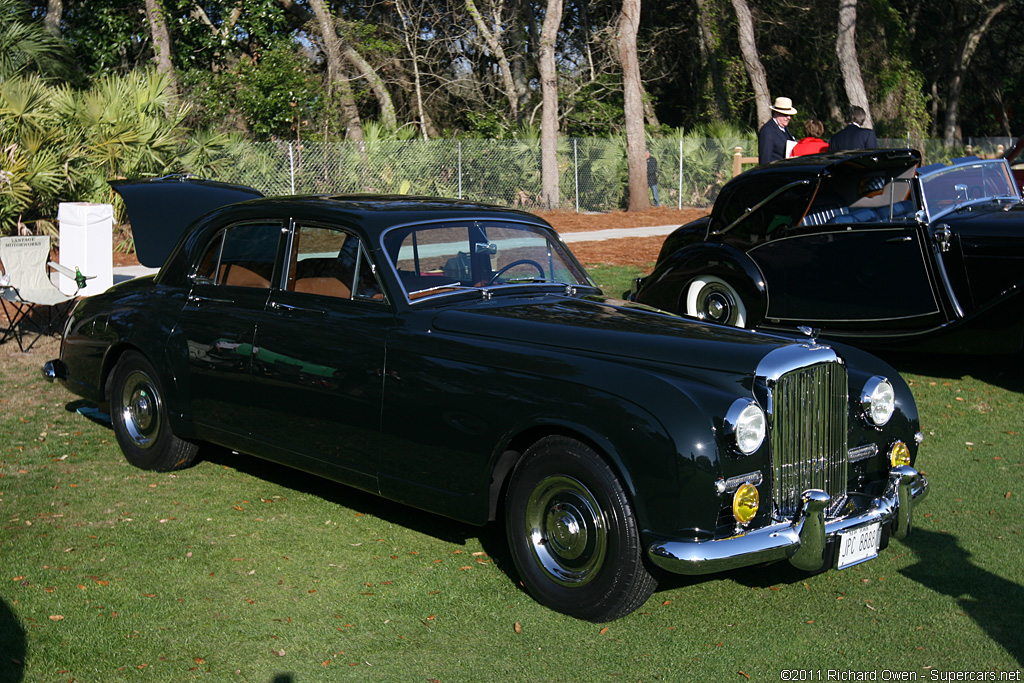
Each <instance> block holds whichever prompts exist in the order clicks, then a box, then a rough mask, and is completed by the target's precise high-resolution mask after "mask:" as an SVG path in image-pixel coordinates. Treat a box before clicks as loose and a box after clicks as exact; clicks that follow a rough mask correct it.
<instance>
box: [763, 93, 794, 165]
mask: <svg viewBox="0 0 1024 683" xmlns="http://www.w3.org/2000/svg"><path fill="white" fill-rule="evenodd" d="M771 110H772V119H771V121H769V122H768V123H766V124H764V125H763V126H761V130H760V132H758V134H757V147H758V154H757V162H758V163H759V164H767V163H769V162H771V161H778V160H779V159H785V158H786V157H787V156H789V154H788V150H789V149H792V148H793V145H794V144H796V138H795V137H794V136H793V134H792V133H790V132H789V121H790V119H792V118H793V115H794V114H796V109H794V108H793V100H791V99H789V98H788V97H776V98H775V104H773V105H772V106H771ZM787 143H788V145H787ZM787 146H788V149H787Z"/></svg>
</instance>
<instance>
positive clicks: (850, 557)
mask: <svg viewBox="0 0 1024 683" xmlns="http://www.w3.org/2000/svg"><path fill="white" fill-rule="evenodd" d="M881 540H882V525H881V524H880V523H878V522H876V523H874V524H869V525H867V526H862V527H858V528H856V529H850V530H849V531H844V532H842V533H840V534H839V559H838V560H836V569H846V568H847V567H852V566H853V565H855V564H859V563H861V562H864V561H866V560H871V559H874V558H876V557H878V543H879V542H880V541H881Z"/></svg>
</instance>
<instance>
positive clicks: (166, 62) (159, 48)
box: [146, 0, 179, 106]
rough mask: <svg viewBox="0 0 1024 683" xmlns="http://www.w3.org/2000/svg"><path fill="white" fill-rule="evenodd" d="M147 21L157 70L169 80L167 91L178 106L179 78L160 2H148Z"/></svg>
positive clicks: (172, 102)
mask: <svg viewBox="0 0 1024 683" xmlns="http://www.w3.org/2000/svg"><path fill="white" fill-rule="evenodd" d="M146 20H147V21H148V22H149V30H150V33H151V34H152V36H153V61H155V62H156V69H157V71H159V72H160V73H161V74H163V75H164V77H166V78H167V89H168V91H169V92H170V95H171V106H177V104H178V97H179V90H178V76H177V74H176V73H175V71H174V63H173V62H172V61H171V54H172V53H171V32H170V31H169V30H168V29H167V17H166V16H165V15H164V8H163V7H162V6H161V4H160V0H146Z"/></svg>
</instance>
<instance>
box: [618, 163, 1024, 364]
mask: <svg viewBox="0 0 1024 683" xmlns="http://www.w3.org/2000/svg"><path fill="white" fill-rule="evenodd" d="M920 164H921V156H920V154H919V153H918V152H916V151H915V150H910V149H891V150H860V151H852V152H836V153H832V154H818V155H812V156H807V157H797V158H793V159H787V160H784V161H779V162H775V163H772V164H767V165H765V166H761V167H759V168H756V169H753V170H750V171H747V172H746V173H743V174H742V175H740V176H737V177H736V178H734V179H733V180H732V181H730V182H729V183H728V184H726V186H725V187H724V188H723V189H722V192H721V194H720V195H719V196H718V198H717V200H716V201H715V205H714V208H713V209H712V211H711V214H710V215H708V216H706V217H704V218H701V219H699V220H697V221H694V222H693V223H690V224H688V225H684V226H682V227H681V228H679V229H678V230H676V231H675V232H674V233H672V234H671V235H670V236H669V237H668V238H667V239H666V240H665V243H664V245H663V246H662V249H661V253H660V254H659V256H658V262H657V265H656V266H655V269H654V271H653V272H652V273H651V274H650V275H649V276H648V277H645V278H642V279H640V280H639V281H638V282H637V285H636V287H635V288H634V291H633V293H632V294H630V295H629V298H632V299H635V300H636V301H638V302H641V303H645V304H648V305H651V306H655V307H657V308H661V309H664V310H667V311H672V312H678V313H680V314H683V315H689V316H692V317H696V318H700V319H703V320H707V321H710V322H717V323H723V324H726V325H733V326H737V327H754V328H759V329H762V330H765V331H788V332H795V331H796V330H797V329H798V328H799V327H801V326H809V327H811V328H814V329H816V330H819V331H820V335H821V336H822V337H826V338H831V339H838V340H848V341H851V342H855V343H856V344H858V345H860V346H865V347H869V348H884V347H896V348H901V349H909V348H916V349H918V350H930V351H939V352H967V353H977V352H980V353H1015V352H1019V351H1020V350H1021V343H1022V341H1024V204H1022V203H1021V195H1020V190H1019V188H1018V187H1017V186H1016V184H1015V183H1014V180H1013V176H1012V175H1011V172H1010V167H1009V165H1008V164H1007V161H1006V160H1004V159H992V160H982V159H978V158H977V157H969V158H964V159H956V160H954V161H953V162H952V163H950V164H948V165H947V164H933V165H930V166H925V167H923V168H919V166H920Z"/></svg>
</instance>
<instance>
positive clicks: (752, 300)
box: [636, 243, 768, 327]
mask: <svg viewBox="0 0 1024 683" xmlns="http://www.w3.org/2000/svg"><path fill="white" fill-rule="evenodd" d="M702 275H712V276H715V277H718V278H721V279H722V280H725V281H726V282H727V283H729V284H730V285H732V287H734V288H735V289H736V291H737V293H738V294H739V295H740V297H741V298H742V299H743V303H744V305H745V306H746V308H747V320H748V325H749V326H750V327H756V326H757V325H759V324H760V323H761V321H762V320H764V316H765V312H766V311H767V310H768V292H767V290H766V289H765V285H764V277H763V276H762V274H761V271H760V270H759V269H758V267H757V266H756V265H755V264H754V262H753V261H752V260H751V259H750V258H749V257H748V256H747V255H746V254H744V253H743V252H741V251H739V250H738V249H735V248H733V247H730V246H728V245H724V244H708V243H702V244H698V245H694V246H692V247H688V248H686V249H681V250H679V251H677V252H676V253H675V254H672V255H671V256H670V257H668V258H666V259H665V260H663V261H662V262H661V263H660V264H659V265H658V267H657V268H655V270H654V272H653V273H651V274H650V275H649V276H648V277H646V278H644V280H643V283H642V284H641V286H640V289H639V291H638V292H637V296H636V300H637V301H639V302H640V303H642V304H646V305H648V306H654V307H655V308H660V309H662V310H665V311H670V312H672V313H679V314H681V315H682V314H685V313H686V290H687V288H688V287H689V286H690V283H691V282H693V280H694V278H696V277H699V276H702Z"/></svg>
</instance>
